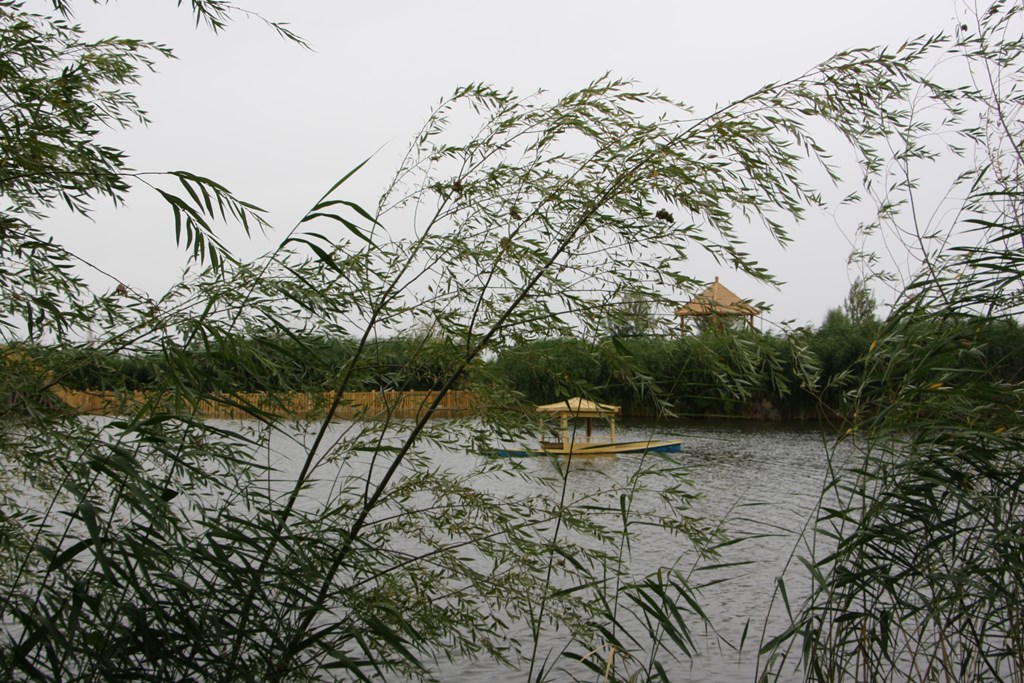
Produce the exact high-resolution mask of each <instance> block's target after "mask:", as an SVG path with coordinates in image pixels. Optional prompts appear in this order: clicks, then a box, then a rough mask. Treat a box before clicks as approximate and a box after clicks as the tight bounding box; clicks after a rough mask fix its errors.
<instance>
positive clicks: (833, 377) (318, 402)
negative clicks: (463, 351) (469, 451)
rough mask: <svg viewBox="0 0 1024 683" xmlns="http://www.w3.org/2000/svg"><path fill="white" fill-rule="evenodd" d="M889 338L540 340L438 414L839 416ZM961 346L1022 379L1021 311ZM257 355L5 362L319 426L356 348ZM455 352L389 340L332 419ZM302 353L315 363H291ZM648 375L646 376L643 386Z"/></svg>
mask: <svg viewBox="0 0 1024 683" xmlns="http://www.w3.org/2000/svg"><path fill="white" fill-rule="evenodd" d="M922 324H923V325H924V326H925V327H927V326H929V325H931V326H932V327H933V328H934V329H933V334H934V336H935V337H936V338H938V337H940V336H942V335H945V334H947V332H946V328H947V327H948V326H949V324H950V323H949V321H940V320H932V321H927V320H926V321H923V322H922ZM925 334H928V332H927V331H925ZM884 335H885V331H884V325H883V323H882V322H881V321H878V320H876V319H875V318H874V316H873V315H869V316H867V317H866V319H865V320H863V321H861V322H851V320H850V318H849V316H848V315H847V314H846V313H844V312H843V311H842V310H840V309H834V310H833V311H831V312H830V313H829V315H828V316H827V317H826V319H825V321H824V322H823V324H822V325H821V326H820V327H819V328H817V329H815V330H809V329H804V330H802V331H798V332H797V333H794V334H791V335H789V336H787V337H782V336H775V335H772V334H765V333H761V332H756V331H752V330H732V329H724V330H720V331H705V332H703V333H700V334H696V335H684V336H677V337H633V338H628V337H627V338H616V337H611V338H606V339H604V340H602V341H599V342H596V343H594V342H587V341H583V340H581V339H576V338H571V337H561V338H551V339H538V340H535V341H529V342H522V343H520V344H518V345H516V346H513V347H509V348H507V349H504V350H503V351H502V352H501V353H499V354H498V355H497V356H496V357H495V358H494V359H493V360H491V361H489V362H483V361H480V362H477V363H475V364H474V365H473V366H472V367H471V369H470V370H469V372H467V374H466V376H465V379H464V380H463V381H462V382H460V383H459V386H457V387H455V388H453V389H450V390H449V391H446V392H444V395H443V396H441V398H440V402H439V403H438V405H437V407H436V408H435V410H434V414H433V416H434V417H467V416H472V415H479V414H481V412H482V411H486V410H487V406H488V405H489V404H490V400H489V397H493V396H495V395H496V394H501V395H504V396H511V397H514V400H512V401H511V404H512V405H513V406H518V407H519V410H521V411H523V412H529V410H530V407H531V406H532V405H539V404H543V403H545V402H550V401H551V400H557V399H558V398H559V397H565V396H568V395H569V393H578V392H580V391H584V392H586V393H587V394H589V395H591V396H593V397H595V400H599V401H601V402H606V403H613V404H616V405H620V406H622V410H623V412H622V414H623V416H625V417H637V418H653V417H665V416H669V417H679V418H687V419H718V418H738V419H752V420H765V421H819V420H830V421H840V422H841V421H844V420H845V419H847V418H849V417H850V415H851V411H852V406H854V405H855V400H856V396H855V392H853V389H854V388H855V387H857V386H858V384H859V382H860V381H861V380H862V375H863V369H864V363H865V360H866V359H867V358H868V356H869V354H870V353H871V352H873V351H874V350H875V347H876V346H877V343H878V342H877V341H876V340H877V339H879V338H883V337H884ZM955 343H956V344H957V345H958V346H959V347H961V348H969V349H970V350H971V354H970V358H971V359H972V360H971V361H970V362H983V363H984V365H985V366H986V367H987V368H988V369H989V371H990V372H992V373H993V374H994V375H995V376H998V377H999V378H1000V379H1001V380H1002V381H1005V382H1009V383H1018V382H1022V381H1024V328H1022V326H1021V325H1020V323H1018V322H1017V321H1016V320H1015V319H1013V318H1002V319H997V318H991V319H984V318H981V319H977V320H975V321H973V322H972V323H971V326H970V328H969V329H966V330H965V332H964V333H963V334H959V335H957V337H956V342H955ZM246 351H247V353H245V354H241V353H237V352H232V350H231V349H224V348H212V347H211V348H207V349H204V350H200V351H195V352H192V353H190V354H189V355H190V357H191V358H190V361H191V363H192V364H193V366H194V367H195V368H196V370H195V372H194V375H193V376H194V378H195V379H196V380H197V381H196V383H195V384H194V385H192V386H187V387H181V386H176V385H175V384H174V383H168V382H166V381H165V378H168V377H174V376H175V373H174V372H173V371H172V370H171V369H170V368H168V367H167V364H166V361H165V360H164V356H162V355H160V354H133V355H128V354H124V355H119V354H110V353H105V352H102V351H96V350H93V349H90V348H89V347H86V346H78V347H66V348H63V349H56V348H47V347H41V346H40V347H34V348H33V347H20V348H19V347H12V348H11V349H8V350H6V351H4V352H2V353H0V359H3V361H2V362H3V364H4V366H5V367H7V366H10V364H11V363H17V362H19V361H18V360H16V359H18V358H21V359H25V360H23V361H20V362H28V363H30V364H31V365H32V366H34V367H35V368H38V369H37V370H36V373H37V374H38V377H37V382H44V383H45V384H46V385H48V386H49V385H52V388H51V391H52V392H53V394H54V396H56V397H57V398H59V399H60V400H61V401H63V402H64V403H66V404H67V405H68V406H69V407H71V408H72V409H74V410H78V411H80V412H83V413H91V414H107V415H111V414H120V413H124V412H129V413H131V412H134V411H136V410H138V409H140V408H141V407H142V406H144V405H147V404H150V403H152V402H154V401H156V402H157V403H158V404H161V405H164V406H166V407H168V408H171V409H173V410H181V409H188V410H189V411H190V412H194V414H195V415H196V416H198V417H202V418H224V419H240V418H246V417H287V418H292V419H300V420H301V419H309V420H314V419H320V418H322V417H323V416H324V415H325V414H326V412H327V410H328V408H329V407H330V404H331V402H332V399H333V396H334V392H333V391H331V390H330V389H329V387H330V386H331V384H332V382H334V381H335V377H336V376H337V374H338V372H339V370H338V368H342V367H345V365H346V364H347V363H348V362H349V361H350V360H351V358H352V355H351V351H352V342H351V340H346V339H340V340H339V339H333V340H332V339H324V338H320V337H313V336H302V335H290V336H289V337H286V338H285V337H263V338H253V339H250V340H248V344H247V346H246ZM457 353H458V349H457V348H456V346H455V344H454V343H453V342H451V341H447V340H443V339H435V338H424V337H396V338H392V339H389V340H386V341H381V342H378V343H377V346H376V348H375V349H374V350H373V352H372V353H371V354H368V355H367V359H366V360H365V361H364V362H363V363H361V364H360V365H359V366H358V367H357V370H356V380H355V381H354V382H352V384H353V385H355V386H356V387H358V390H353V391H348V392H344V396H343V399H342V402H341V404H340V405H339V407H338V409H337V412H335V413H334V417H335V418H339V419H354V418H369V419H376V418H380V417H385V416H387V417H395V418H401V419H415V418H417V417H420V416H422V415H423V414H425V413H426V411H427V410H428V407H429V405H430V404H431V403H432V402H433V401H434V399H435V398H437V396H438V394H439V393H440V390H441V389H442V387H443V384H444V382H443V380H444V377H445V370H446V368H449V367H450V366H451V363H452V358H453V357H454V356H455V355H456V354H457ZM291 358H304V359H306V360H307V361H308V362H307V363H306V364H304V365H296V364H294V363H293V364H289V362H288V361H289V359H291ZM798 363H801V364H803V366H804V367H798ZM808 363H809V364H810V366H811V367H809V368H808V367H806V366H807V365H808ZM269 368H274V369H276V375H275V374H271V373H269V372H268V369H269ZM41 369H45V370H41ZM808 376H809V377H811V381H812V382H813V385H812V386H808V384H807V382H808V379H807V378H808ZM636 377H642V378H644V381H643V382H642V383H640V384H638V383H637V382H636V381H635V378H636ZM214 387H217V388H218V389H219V390H214ZM567 392H568V393H567ZM193 395H194V396H195V397H200V396H201V398H193V397H192V396H193ZM500 404H501V409H506V408H508V407H509V401H507V400H501V401H500Z"/></svg>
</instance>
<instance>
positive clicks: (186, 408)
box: [52, 387, 473, 420]
mask: <svg viewBox="0 0 1024 683" xmlns="http://www.w3.org/2000/svg"><path fill="white" fill-rule="evenodd" d="M52 391H53V393H54V394H56V396H57V397H59V398H60V399H61V400H62V401H64V403H66V404H67V405H69V406H70V407H72V408H73V409H75V410H78V411H79V412H81V413H84V414H88V415H125V414H132V413H135V412H137V411H138V410H139V409H141V408H142V407H143V406H146V405H150V406H152V405H155V406H157V407H162V408H164V409H166V410H175V411H182V412H187V413H190V414H195V415H196V416H198V417H202V418H211V419H224V420H242V419H251V418H253V417H254V416H256V415H260V414H264V415H271V416H276V417H285V418H294V419H300V420H316V419H320V418H322V417H323V416H324V415H325V414H326V412H327V409H328V407H330V405H331V401H332V400H333V399H334V394H333V393H332V392H315V393H310V392H288V393H280V394H264V393H237V394H224V395H220V396H216V397H213V398H206V399H203V400H199V401H190V400H189V399H188V398H186V397H184V396H182V395H181V394H170V393H167V394H156V393H154V392H146V391H126V392H117V391H76V390H72V389H65V388H64V387H54V388H53V389H52ZM436 398H437V392H436V391H353V392H347V393H345V394H344V396H343V400H342V403H341V405H340V406H339V407H338V410H337V412H336V413H335V417H336V418H339V419H382V418H385V417H388V416H391V417H396V418H418V417H420V416H421V415H423V414H424V413H425V412H426V411H427V409H428V408H429V407H430V405H431V404H432V403H433V401H434V400H435V399H436ZM471 414H473V396H472V394H470V393H469V392H467V391H450V392H448V393H447V394H446V395H445V396H444V397H443V398H442V399H441V402H440V403H439V404H438V406H437V409H436V410H435V411H434V417H465V416H468V415H471Z"/></svg>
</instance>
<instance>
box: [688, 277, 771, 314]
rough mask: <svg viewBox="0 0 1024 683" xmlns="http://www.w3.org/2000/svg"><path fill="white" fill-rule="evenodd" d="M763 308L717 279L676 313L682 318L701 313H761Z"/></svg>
mask: <svg viewBox="0 0 1024 683" xmlns="http://www.w3.org/2000/svg"><path fill="white" fill-rule="evenodd" d="M760 314H761V309H759V308H757V307H756V306H751V305H750V304H748V303H747V302H746V301H744V300H743V299H741V298H740V297H738V296H737V295H736V294H735V293H734V292H733V291H732V290H730V289H729V288H728V287H726V286H725V285H723V284H722V283H721V282H719V281H718V277H715V281H714V282H713V283H711V285H710V286H709V287H708V288H707V289H705V290H704V291H703V292H701V293H700V294H698V295H697V296H695V297H693V298H692V299H690V301H689V302H688V303H687V304H686V305H685V306H683V307H682V308H677V309H676V315H677V316H678V317H680V318H682V317H687V316H701V315H743V316H755V315H760Z"/></svg>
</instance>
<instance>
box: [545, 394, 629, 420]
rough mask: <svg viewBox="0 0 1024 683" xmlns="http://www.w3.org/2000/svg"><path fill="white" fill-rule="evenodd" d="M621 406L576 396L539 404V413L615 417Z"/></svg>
mask: <svg viewBox="0 0 1024 683" xmlns="http://www.w3.org/2000/svg"><path fill="white" fill-rule="evenodd" d="M620 410H621V408H619V406H614V405H611V404H608V403H596V402H594V401H588V400H587V399H585V398H580V397H579V396H574V397H573V398H567V399H565V400H564V401H559V402H558V403H549V404H547V405H543V406H537V412H538V413H549V414H552V415H566V416H569V417H613V416H615V415H618V414H619V411H620Z"/></svg>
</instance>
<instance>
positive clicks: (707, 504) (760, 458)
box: [274, 421, 826, 683]
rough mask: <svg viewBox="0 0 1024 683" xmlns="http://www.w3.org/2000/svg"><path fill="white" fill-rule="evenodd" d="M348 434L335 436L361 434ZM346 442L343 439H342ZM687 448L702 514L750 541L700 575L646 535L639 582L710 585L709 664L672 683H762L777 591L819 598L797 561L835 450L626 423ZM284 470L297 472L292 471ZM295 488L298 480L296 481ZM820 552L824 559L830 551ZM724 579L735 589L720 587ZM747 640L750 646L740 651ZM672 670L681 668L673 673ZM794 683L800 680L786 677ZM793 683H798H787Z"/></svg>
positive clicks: (447, 457)
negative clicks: (687, 577) (665, 572)
mask: <svg viewBox="0 0 1024 683" xmlns="http://www.w3.org/2000/svg"><path fill="white" fill-rule="evenodd" d="M351 428H352V425H351V423H349V424H348V426H345V425H343V424H339V425H338V426H337V427H336V428H335V429H336V430H339V431H338V434H340V430H343V429H351ZM335 436H337V434H336V435H335ZM654 437H657V438H680V439H683V452H682V453H680V454H672V455H671V456H669V457H671V458H672V459H674V460H676V461H678V462H679V463H680V464H683V465H685V466H686V468H687V469H688V472H689V477H690V479H691V481H692V485H693V489H694V491H695V492H697V493H699V494H700V495H701V496H702V498H701V499H700V500H699V501H698V502H697V503H696V506H695V509H694V512H695V513H696V514H698V515H700V516H703V517H704V518H705V519H707V520H713V521H715V522H721V524H722V525H723V526H724V528H725V529H726V530H727V531H728V532H729V533H730V534H731V535H733V536H743V537H745V540H743V541H742V542H740V543H736V544H734V545H730V546H727V547H725V548H724V549H723V550H722V553H721V556H720V558H719V560H718V563H719V564H721V565H729V566H726V567H720V568H714V569H710V570H708V569H706V568H702V567H700V566H694V561H695V560H694V558H695V556H696V555H695V553H694V551H693V549H692V548H690V547H689V546H688V544H687V542H686V539H683V538H680V537H674V536H669V535H667V534H664V533H657V530H655V531H654V532H653V533H649V534H643V535H641V536H639V537H638V538H637V539H636V540H635V541H634V542H633V544H632V555H631V556H630V559H629V562H630V566H631V567H632V568H633V569H634V570H636V571H637V572H638V573H643V572H647V571H656V570H657V569H658V568H659V567H665V566H672V565H675V564H676V563H677V562H678V561H679V560H680V558H682V561H683V562H684V563H689V564H679V565H677V566H678V567H679V568H681V569H683V570H685V571H690V572H691V580H692V582H693V583H694V585H698V586H705V588H703V590H702V591H701V593H700V596H699V597H700V600H701V606H702V608H703V609H704V610H705V612H706V613H707V615H708V617H709V618H710V620H711V622H712V626H713V629H714V630H713V631H709V632H705V631H704V629H703V627H702V626H700V625H699V624H694V630H695V632H697V633H696V637H697V640H698V643H699V645H701V646H702V648H703V653H702V654H701V656H699V657H697V658H695V659H693V660H692V661H691V660H685V661H677V662H671V661H669V662H665V664H666V668H667V669H668V672H669V675H670V677H671V680H673V681H684V682H685V681H701V682H732V681H751V680H753V679H754V678H755V676H756V671H757V668H758V662H757V650H758V644H759V641H761V640H762V639H764V640H767V639H769V638H771V637H772V636H773V635H776V634H777V633H778V632H780V631H781V630H782V629H783V628H784V627H785V624H786V617H785V607H784V605H783V602H782V600H781V598H780V597H778V592H777V590H776V587H777V583H778V581H779V579H780V577H784V580H785V584H786V589H787V593H788V596H789V599H790V602H791V604H794V603H796V602H798V601H799V599H800V597H802V596H803V595H805V594H806V592H807V590H808V589H809V586H810V584H809V578H808V577H807V576H806V573H805V571H804V569H803V566H802V565H801V564H800V562H799V560H798V559H797V557H798V556H804V557H809V556H810V555H811V550H810V549H809V548H808V547H807V546H806V543H809V541H808V540H805V538H809V536H808V537H804V536H803V535H802V532H803V531H805V527H807V526H808V525H809V524H811V523H812V522H813V517H814V506H815V505H816V503H817V500H818V493H819V492H820V491H821V488H822V484H823V481H824V478H825V476H826V456H825V453H826V444H825V442H824V441H823V438H822V435H821V434H820V432H819V431H818V430H817V429H815V428H810V427H805V426H800V425H796V426H793V425H778V424H765V423H738V422H728V423H705V422H701V423H693V422H691V423H687V424H682V425H664V424H661V425H653V424H650V423H640V422H634V423H630V422H628V421H627V422H626V423H625V424H624V425H622V427H621V429H620V433H619V440H620V441H626V440H631V439H648V438H654ZM302 440H303V439H302V438H301V437H300V438H299V440H298V441H297V442H295V443H294V444H292V445H291V446H288V445H285V444H277V446H276V447H275V448H274V450H275V451H276V452H277V453H278V454H279V455H280V456H281V457H283V458H284V460H285V461H287V460H289V459H291V458H290V454H289V451H290V453H291V456H294V455H297V454H298V452H299V450H300V449H299V447H298V446H299V445H300V442H301V441H302ZM428 456H430V457H432V458H433V459H436V461H437V462H438V463H439V464H443V466H445V467H449V468H452V469H455V470H460V469H461V470H465V469H471V468H472V467H473V466H474V465H475V464H476V463H478V462H479V461H478V460H477V458H478V456H472V455H465V454H461V453H452V452H450V451H448V452H445V450H444V449H441V448H437V449H433V452H432V453H428ZM519 462H520V463H521V465H522V466H523V467H524V468H525V469H526V470H527V471H528V472H530V473H531V474H535V475H549V476H551V477H553V478H554V477H558V476H559V472H558V469H557V465H556V463H555V462H553V461H552V460H551V459H549V458H527V459H523V460H521V461H519ZM638 462H639V456H636V455H622V456H602V457H591V458H586V459H580V460H577V461H575V462H574V464H573V467H572V470H571V474H570V477H569V479H568V489H567V492H566V493H567V495H569V496H570V497H582V496H589V495H591V494H592V492H594V491H595V490H598V489H602V488H607V487H608V486H609V485H610V483H612V482H619V483H621V482H624V481H626V480H627V479H628V478H629V477H630V476H631V475H632V474H633V473H634V472H635V471H636V468H637V465H638ZM281 464H283V465H284V466H283V467H282V469H285V470H287V469H290V468H289V466H288V465H287V464H284V463H281ZM286 478H287V477H286ZM528 485H529V484H528V483H527V481H526V480H523V479H519V478H515V477H511V478H495V479H492V480H489V483H488V484H487V486H493V487H496V489H495V492H497V493H507V494H512V493H524V492H527V490H526V489H525V488H520V487H525V486H528ZM819 552H820V549H819ZM721 579H727V580H726V581H721ZM745 630H748V634H747V636H746V642H745V644H744V646H743V650H742V652H741V653H738V652H736V647H738V646H739V644H740V642H741V638H742V637H743V633H744V631H745ZM668 665H671V666H668ZM437 675H438V678H440V679H441V680H445V681H453V682H458V683H476V682H487V683H493V681H495V680H520V679H525V677H526V672H521V673H517V672H515V671H509V670H508V669H505V668H501V667H499V666H498V665H495V664H492V663H490V662H460V663H456V664H443V665H439V670H438V672H437ZM787 676H788V677H789V680H800V679H801V678H802V677H801V676H800V675H799V673H797V672H793V671H792V670H791V667H790V670H789V671H787ZM782 680H787V679H786V678H783V679H782Z"/></svg>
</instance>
